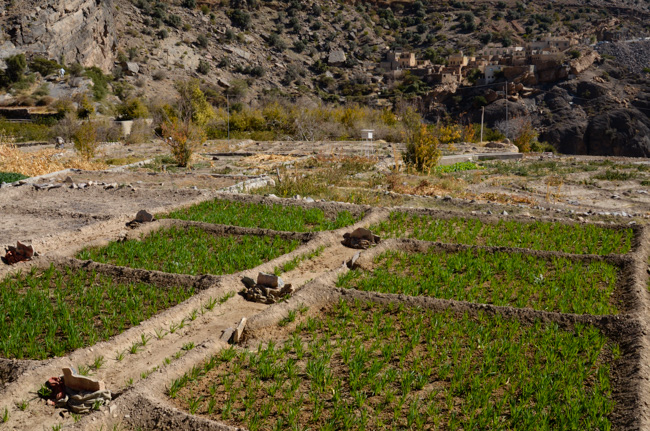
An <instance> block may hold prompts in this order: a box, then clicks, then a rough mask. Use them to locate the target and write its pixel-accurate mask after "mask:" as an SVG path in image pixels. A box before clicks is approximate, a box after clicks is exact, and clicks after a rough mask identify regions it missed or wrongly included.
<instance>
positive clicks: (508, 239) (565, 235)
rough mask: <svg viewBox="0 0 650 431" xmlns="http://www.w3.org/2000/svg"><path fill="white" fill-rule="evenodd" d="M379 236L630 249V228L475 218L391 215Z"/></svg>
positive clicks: (590, 250) (594, 250) (572, 249)
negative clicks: (487, 220) (494, 220)
mask: <svg viewBox="0 0 650 431" xmlns="http://www.w3.org/2000/svg"><path fill="white" fill-rule="evenodd" d="M371 229H373V231H374V232H376V233H378V234H379V235H381V236H382V237H390V238H396V237H404V238H414V239H419V240H424V241H439V242H446V243H459V244H469V245H485V246H504V247H520V248H530V249H534V250H547V251H562V252H566V253H573V254H599V255H605V254H612V253H620V254H623V253H627V252H629V251H630V249H631V247H632V238H633V236H634V232H633V230H632V229H622V230H618V229H611V228H606V227H600V226H595V225H590V224H587V225H565V224H560V223H549V222H540V221H535V222H532V223H520V222H515V221H499V222H498V223H495V224H490V223H485V222H482V221H480V220H478V219H464V218H460V217H453V218H450V219H440V218H435V217H433V216H428V215H410V214H406V213H400V212H393V213H391V215H390V218H389V219H388V220H386V221H383V222H381V223H378V224H377V225H375V226H373V227H372V228H371Z"/></svg>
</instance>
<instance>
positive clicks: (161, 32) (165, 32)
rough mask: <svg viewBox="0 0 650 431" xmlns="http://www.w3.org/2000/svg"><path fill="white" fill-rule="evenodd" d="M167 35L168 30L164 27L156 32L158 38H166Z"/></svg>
mask: <svg viewBox="0 0 650 431" xmlns="http://www.w3.org/2000/svg"><path fill="white" fill-rule="evenodd" d="M167 36H169V32H168V31H167V29H166V28H163V29H162V30H160V31H159V32H158V37H159V38H160V39H167Z"/></svg>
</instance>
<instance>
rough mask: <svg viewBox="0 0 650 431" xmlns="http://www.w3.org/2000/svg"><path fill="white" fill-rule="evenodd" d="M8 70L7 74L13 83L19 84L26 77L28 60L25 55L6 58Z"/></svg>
mask: <svg viewBox="0 0 650 431" xmlns="http://www.w3.org/2000/svg"><path fill="white" fill-rule="evenodd" d="M5 63H6V64H7V70H6V71H5V73H6V74H7V77H8V78H9V80H10V81H11V82H18V81H20V80H22V79H23V77H24V76H25V70H26V69H27V60H26V59H25V54H16V55H12V56H10V57H7V58H5Z"/></svg>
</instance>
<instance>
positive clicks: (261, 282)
mask: <svg viewBox="0 0 650 431" xmlns="http://www.w3.org/2000/svg"><path fill="white" fill-rule="evenodd" d="M242 282H243V283H244V285H245V286H246V290H244V292H243V295H244V298H246V300H247V301H251V302H259V303H260V304H275V303H276V302H278V301H279V300H280V299H282V298H284V297H287V296H289V295H291V294H292V293H293V292H294V291H295V289H294V288H293V287H292V286H291V285H290V284H284V281H282V279H281V278H280V277H278V276H277V275H273V274H265V273H263V272H260V273H259V274H258V275H257V282H255V280H253V279H252V278H250V277H244V278H242Z"/></svg>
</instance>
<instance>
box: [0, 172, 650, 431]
mask: <svg viewBox="0 0 650 431" xmlns="http://www.w3.org/2000/svg"><path fill="white" fill-rule="evenodd" d="M83 175H85V177H84V178H82V179H83V180H84V181H85V180H87V179H89V178H91V177H92V175H90V174H83ZM75 181H76V180H75ZM101 181H106V180H105V179H103V180H101ZM163 182H164V181H163ZM152 184H157V182H152ZM216 196H220V197H222V198H229V199H233V200H241V201H250V202H283V203H285V204H288V205H301V206H310V207H313V206H316V207H320V208H322V209H323V210H324V211H325V212H326V213H329V214H331V213H334V212H335V211H336V210H338V209H342V208H345V209H347V210H351V212H353V213H355V214H359V213H361V212H365V217H364V219H363V220H362V221H360V222H359V223H358V224H357V225H358V226H368V225H370V224H372V223H375V222H376V221H378V220H381V219H383V218H385V217H387V216H388V211H387V210H384V209H370V208H369V207H360V206H353V205H348V204H341V205H338V204H334V203H312V204H304V203H302V202H299V201H293V200H287V201H284V200H283V201H280V200H270V199H267V198H263V197H259V196H244V195H223V194H219V193H216V192H213V191H208V190H192V189H177V190H174V189H170V188H166V187H162V188H160V189H159V188H158V187H156V186H152V187H148V188H147V187H143V188H141V189H138V187H136V190H135V191H133V190H132V189H131V188H130V187H122V188H117V189H109V190H106V189H105V188H104V187H103V186H91V187H90V188H87V189H83V190H80V189H69V188H63V187H62V188H57V189H51V190H34V189H33V188H32V187H31V186H27V185H26V186H21V187H18V188H12V189H3V190H0V213H1V214H2V221H3V223H2V225H0V243H3V244H10V243H13V242H15V241H16V240H21V241H22V240H29V241H31V242H32V243H33V244H34V245H35V248H36V250H37V251H38V252H39V253H40V254H41V256H39V257H38V258H36V259H35V261H34V262H33V263H34V264H37V265H49V264H50V263H54V264H56V265H61V266H83V265H88V264H87V263H84V262H81V261H76V260H70V256H72V255H73V253H74V252H75V251H77V250H78V249H79V248H81V247H83V246H85V245H88V244H99V243H104V242H107V241H109V240H115V239H118V238H121V237H124V236H125V235H129V236H137V234H138V233H139V232H140V231H146V230H151V229H154V228H156V227H157V226H160V225H164V224H169V223H173V222H172V221H168V220H164V221H162V222H160V223H154V224H152V225H149V226H146V225H145V226H142V227H141V228H140V230H136V231H128V230H127V228H126V227H125V223H126V222H127V221H128V220H130V219H132V218H133V215H134V214H135V212H136V211H137V210H138V209H141V208H146V209H148V210H150V211H153V212H162V211H167V210H170V209H172V208H176V207H180V206H185V205H190V204H192V203H196V202H199V201H203V200H207V199H212V198H214V197H216ZM410 211H417V212H419V213H422V212H426V213H432V214H436V215H439V216H440V217H449V216H453V215H458V214H453V213H445V212H437V211H426V210H410ZM481 218H482V219H483V220H485V221H494V218H493V217H481ZM500 219H513V220H519V221H523V220H530V218H517V217H500ZM352 228H353V227H348V228H344V229H340V230H338V231H335V232H322V233H315V234H300V235H301V236H302V237H304V238H305V240H308V241H307V242H306V243H305V244H304V245H302V246H301V247H299V248H298V249H296V250H294V251H293V252H291V253H289V254H287V255H284V256H282V257H279V258H277V259H275V260H273V261H271V262H268V263H265V264H263V265H261V266H259V267H257V268H253V269H250V270H247V271H244V272H242V273H239V274H233V275H228V276H222V277H213V276H212V277H211V276H208V277H192V276H184V275H170V274H164V273H157V272H151V271H143V270H130V269H124V268H119V267H114V266H112V265H101V264H90V265H91V267H92V268H94V269H95V270H97V271H98V272H105V273H108V274H112V275H114V276H119V277H122V278H125V279H141V280H144V279H146V280H147V281H148V282H150V283H154V284H157V285H159V286H160V287H164V286H168V285H170V284H177V285H178V284H180V285H184V286H189V285H194V286H196V287H198V288H199V290H200V292H199V293H198V294H197V295H195V296H194V297H192V298H190V299H188V300H187V301H185V302H183V303H181V304H179V305H177V306H175V307H173V308H171V309H168V310H167V311H165V312H162V313H160V314H158V315H156V316H154V317H153V318H151V319H149V320H147V321H145V322H143V323H142V324H140V325H139V326H137V327H134V328H131V329H129V330H127V331H125V332H124V333H122V334H120V335H118V336H115V337H113V338H111V339H110V340H108V341H106V342H101V343H98V344H96V345H94V346H91V347H88V348H84V349H79V350H77V351H75V352H73V353H71V354H70V355H67V356H66V357H63V358H53V359H50V360H48V361H42V362H41V361H7V360H1V361H0V373H1V377H2V381H3V382H4V383H5V384H4V386H3V387H2V388H0V395H2V399H3V402H2V403H0V409H1V408H3V407H5V406H6V407H7V408H8V410H9V412H10V418H9V422H8V423H7V424H5V428H6V429H24V430H34V429H36V430H39V429H51V427H52V426H53V425H55V424H57V423H63V424H64V425H65V427H66V428H67V427H69V428H70V429H79V430H99V429H107V428H108V429H112V428H111V427H113V426H115V425H117V426H119V427H122V428H118V429H136V428H138V427H142V428H144V429H169V430H172V429H174V430H175V429H187V430H190V429H198V428H200V429H214V430H222V429H232V428H229V427H225V426H224V425H223V424H219V423H216V422H213V421H209V420H206V419H204V418H200V417H195V416H192V415H189V414H188V413H186V412H182V411H180V410H178V409H176V408H175V407H174V406H173V405H172V404H171V403H170V401H169V400H168V399H167V398H166V396H165V388H166V387H167V386H168V385H169V382H170V381H171V380H172V379H174V378H177V377H179V376H181V375H182V374H183V373H185V372H186V371H188V370H189V369H190V368H191V367H193V366H195V365H197V364H199V363H201V362H202V361H203V360H205V359H206V358H208V357H210V356H211V355H213V354H214V353H216V352H217V351H218V350H220V349H221V348H223V347H225V346H227V344H226V343H225V342H223V341H221V340H220V339H219V338H220V336H221V334H222V331H223V330H224V329H226V328H228V327H232V326H233V325H235V324H236V322H238V321H239V320H240V319H241V318H242V317H248V318H249V319H250V322H249V325H248V328H247V339H248V342H249V343H250V344H251V345H254V344H255V343H256V342H259V341H262V340H268V339H269V338H281V337H283V336H284V335H283V334H285V333H286V332H285V331H280V330H278V329H277V328H278V327H277V322H278V321H279V320H280V319H282V318H283V317H284V316H286V314H287V311H288V310H290V309H295V308H297V307H299V306H300V305H307V306H309V307H310V309H317V308H318V307H319V306H327V305H328V304H332V303H333V302H334V301H337V300H338V299H339V298H343V299H355V298H359V299H364V300H370V301H377V302H387V301H392V302H405V303H407V304H409V305H418V306H423V307H428V308H433V309H439V310H445V309H451V310H455V311H457V312H459V313H465V312H467V313H476V312H478V311H483V312H485V311H487V312H489V313H495V314H501V315H504V316H507V317H510V318H516V319H518V320H521V321H522V322H532V321H534V320H536V319H542V320H546V321H552V322H557V323H558V324H560V325H561V326H563V327H570V326H572V325H573V324H574V323H576V322H585V323H590V324H593V325H595V326H597V327H599V328H601V329H602V330H603V331H605V333H606V334H607V335H608V336H610V337H612V338H615V339H617V340H619V342H620V343H621V345H622V348H623V352H624V357H625V360H624V361H623V363H622V365H620V366H619V367H618V368H617V369H616V370H614V379H613V384H614V397H615V399H616V401H617V403H618V407H617V410H616V413H615V415H614V417H613V418H612V419H613V421H614V425H615V429H647V428H648V427H649V426H650V410H649V409H650V407H649V406H650V383H649V382H650V380H649V379H648V378H650V367H649V365H650V344H649V343H648V339H647V336H646V334H647V333H648V328H649V326H648V325H649V324H650V322H649V321H648V315H649V314H648V312H649V311H650V297H649V294H648V290H647V282H648V273H647V271H646V269H647V259H648V255H649V254H650V229H647V228H638V229H636V236H635V241H634V244H633V250H632V251H631V252H630V253H628V255H626V256H623V257H621V256H609V257H602V256H573V258H575V259H578V260H584V261H590V260H601V259H606V260H608V261H610V262H611V263H613V264H616V265H620V266H621V267H622V268H623V269H624V272H625V274H626V276H625V277H622V281H620V282H619V286H618V289H617V290H619V291H621V292H622V296H621V297H622V298H623V299H622V300H623V301H625V304H626V307H624V310H625V312H624V313H623V314H621V315H617V316H577V315H569V314H561V313H547V312H541V311H534V310H528V309H517V308H512V307H495V306H490V305H485V304H470V303H465V302H460V301H452V300H440V299H435V298H410V297H404V296H403V295H399V296H397V295H385V294H374V293H365V292H356V291H342V290H339V289H336V288H335V287H334V282H335V280H336V277H337V275H338V274H340V273H341V272H345V271H347V270H348V269H347V267H346V266H345V265H343V263H344V262H346V261H348V260H349V259H350V258H351V257H352V256H353V255H354V254H355V253H356V252H357V250H353V249H349V248H345V247H343V246H342V245H341V244H340V241H341V236H342V234H343V232H346V231H350V230H352ZM212 229H214V230H215V231H219V230H224V228H223V227H219V226H214V227H212ZM231 233H239V234H259V235H264V234H266V233H268V231H264V230H259V229H241V228H231ZM319 247H321V248H323V251H322V252H321V253H320V255H319V256H318V257H316V258H314V259H311V260H307V261H304V262H303V263H302V264H301V265H300V266H298V267H297V268H296V269H294V270H292V271H290V272H287V273H285V274H283V275H282V277H283V278H284V279H285V280H287V281H288V282H291V283H292V284H294V286H297V287H302V289H299V290H298V292H297V293H296V294H295V295H294V296H293V297H292V298H291V299H290V300H289V301H287V302H284V303H279V304H275V305H272V306H267V305H261V304H255V303H250V302H247V301H245V300H244V299H243V298H242V297H241V296H240V295H235V296H234V297H232V298H230V299H229V300H227V301H226V302H225V303H224V304H223V305H220V306H217V307H215V309H214V310H212V311H206V312H205V313H204V314H202V315H201V314H199V315H198V317H197V318H196V319H195V320H193V321H190V320H189V319H188V320H187V323H186V325H185V327H184V328H182V329H179V330H177V331H176V332H175V333H173V334H171V333H170V334H167V335H165V336H164V338H162V339H158V338H157V337H156V331H157V330H158V331H160V330H161V329H164V328H169V327H170V325H171V324H173V323H177V322H180V321H182V320H183V319H185V318H187V317H188V316H189V315H190V314H191V313H192V311H193V310H197V309H199V310H200V309H201V305H202V304H205V303H206V302H207V301H208V298H220V297H223V296H224V295H226V294H227V293H230V292H234V293H236V292H239V291H240V290H241V289H242V284H241V281H240V279H241V276H243V275H249V276H254V275H256V274H257V272H258V271H269V272H272V271H273V268H274V267H276V266H278V265H280V264H282V263H283V262H286V261H289V260H291V259H293V258H294V257H296V256H300V255H302V254H304V253H307V252H310V251H314V250H316V249H318V248H319ZM386 247H392V248H398V249H413V250H415V249H426V248H428V247H442V248H445V249H452V248H453V249H460V248H463V247H465V246H462V245H447V246H445V245H436V244H432V243H424V242H421V241H419V242H418V241H402V240H390V241H386V242H384V244H383V245H382V246H380V247H378V248H376V249H371V250H369V251H366V252H362V253H361V257H360V259H359V261H358V264H359V265H365V264H367V262H370V261H371V259H372V257H373V256H374V255H375V254H376V253H378V252H379V251H380V250H381V249H383V248H386ZM479 248H480V247H479ZM488 249H489V248H488ZM511 251H512V252H521V253H529V254H533V255H536V256H540V257H543V256H546V255H549V256H550V255H554V254H556V253H553V252H537V251H531V250H511ZM30 265H31V263H24V264H19V265H17V266H15V267H8V266H5V265H2V266H0V276H1V275H3V274H6V273H8V272H9V271H15V270H18V269H22V268H27V267H28V266H30ZM142 334H145V335H149V336H151V340H150V341H149V343H148V344H147V346H145V347H144V348H143V349H142V350H140V351H139V352H138V353H137V354H128V353H127V354H126V355H125V357H124V358H123V359H122V360H120V361H118V360H117V359H116V352H119V351H123V350H126V349H128V347H129V346H131V345H132V344H133V343H134V342H137V341H138V340H140V339H141V335H142ZM189 342H192V343H194V345H195V346H196V347H195V348H194V349H192V350H190V351H188V352H187V353H185V354H184V355H183V356H182V357H180V359H175V360H172V361H171V362H170V364H168V365H166V366H163V361H164V360H165V358H170V357H173V355H174V354H176V353H177V352H182V347H183V345H185V344H186V343H189ZM98 356H104V358H105V359H106V364H105V365H104V367H102V368H101V369H100V370H98V371H97V373H96V375H95V377H97V378H100V379H103V380H104V381H105V382H106V385H107V387H108V388H110V389H111V390H112V391H113V392H114V393H115V394H117V395H118V397H117V398H116V399H115V400H114V401H113V403H112V406H111V408H110V409H108V408H102V410H101V411H99V412H96V413H93V414H91V415H87V416H85V417H83V418H82V419H81V420H80V421H79V422H77V423H75V422H74V420H73V418H71V417H70V416H69V415H68V416H65V417H61V416H60V415H59V412H60V410H55V409H54V408H52V407H49V406H46V405H45V404H44V403H43V402H42V401H41V400H39V399H38V397H37V396H36V395H35V391H36V390H37V389H38V388H39V387H40V385H41V384H42V383H43V382H44V381H45V380H47V378H48V377H50V376H55V375H59V374H60V369H61V367H64V366H69V365H74V366H77V365H81V364H89V363H91V362H92V361H93V359H94V358H96V357H98ZM155 367H159V368H158V369H157V370H156V371H153V372H151V374H150V375H148V376H145V375H144V374H143V373H149V372H150V371H151V370H153V369H154V368H155ZM143 377H146V378H143ZM130 379H132V380H133V384H132V385H129V380H130ZM23 400H29V401H30V404H29V407H28V408H27V410H25V411H21V410H20V409H19V408H18V407H17V406H16V403H19V402H20V401H23ZM0 429H4V428H3V427H2V426H0Z"/></svg>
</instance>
